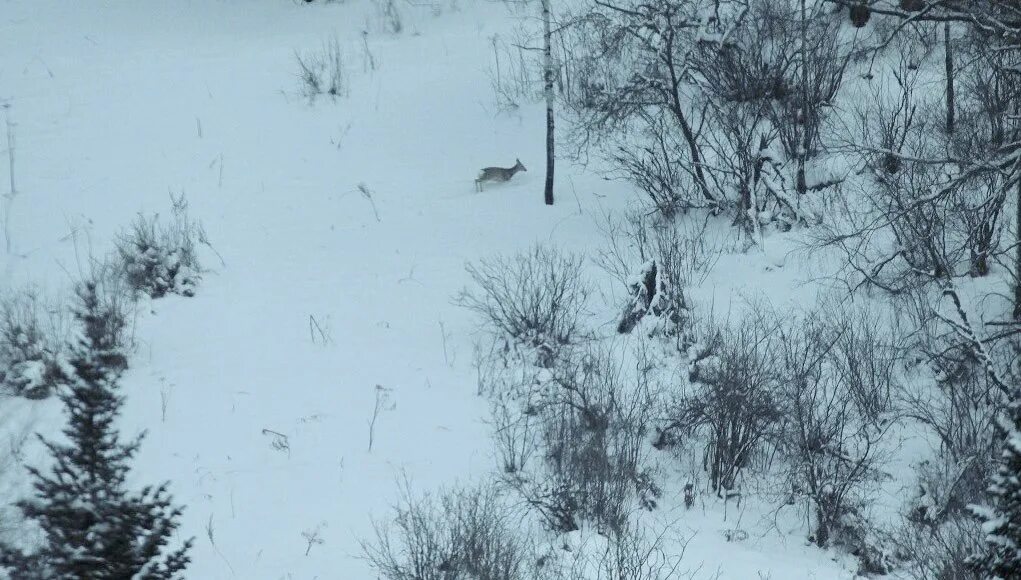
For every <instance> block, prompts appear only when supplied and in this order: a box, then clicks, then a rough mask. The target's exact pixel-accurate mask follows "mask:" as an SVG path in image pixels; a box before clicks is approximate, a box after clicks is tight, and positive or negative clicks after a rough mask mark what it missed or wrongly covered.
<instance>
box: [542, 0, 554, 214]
mask: <svg viewBox="0 0 1021 580" xmlns="http://www.w3.org/2000/svg"><path fill="white" fill-rule="evenodd" d="M542 26H543V59H544V66H543V68H544V70H543V77H544V78H543V81H544V84H545V86H544V87H543V93H544V95H545V97H546V190H545V200H546V205H553V169H554V164H555V162H554V139H553V52H552V50H551V48H550V44H551V42H550V0H542Z"/></svg>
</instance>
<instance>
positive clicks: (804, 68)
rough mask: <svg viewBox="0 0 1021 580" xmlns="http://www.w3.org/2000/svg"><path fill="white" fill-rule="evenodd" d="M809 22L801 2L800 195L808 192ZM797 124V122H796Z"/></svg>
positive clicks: (798, 182)
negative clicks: (806, 167) (806, 171)
mask: <svg viewBox="0 0 1021 580" xmlns="http://www.w3.org/2000/svg"><path fill="white" fill-rule="evenodd" d="M808 123H809V120H808V22H807V20H806V18H805V0H801V146H800V147H799V148H798V179H797V190H798V194H800V195H804V194H805V192H807V191H808V181H807V179H806V178H805V158H806V157H808V146H809V142H808V140H809V138H810V135H809V131H808ZM795 124H797V123H796V121H795Z"/></svg>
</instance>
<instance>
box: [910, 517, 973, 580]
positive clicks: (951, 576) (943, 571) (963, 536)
mask: <svg viewBox="0 0 1021 580" xmlns="http://www.w3.org/2000/svg"><path fill="white" fill-rule="evenodd" d="M981 539H982V530H981V527H980V525H979V523H978V522H977V521H976V520H975V519H974V518H972V517H962V516H956V517H953V518H950V519H948V520H946V521H944V522H942V523H940V524H938V525H934V526H920V525H917V524H916V523H914V522H908V523H906V524H905V525H904V526H903V527H902V528H901V529H900V530H899V531H898V532H897V534H896V535H894V536H893V538H892V542H891V544H892V546H893V548H894V552H895V556H896V558H897V560H898V572H900V573H902V574H904V575H906V576H907V577H908V578H912V579H914V580H944V579H945V580H988V579H987V578H986V577H985V576H983V575H982V574H979V573H978V572H977V571H976V570H975V569H974V567H973V566H972V565H971V564H970V562H969V559H970V558H971V556H973V555H974V554H975V553H976V551H977V550H978V548H979V547H980V544H981Z"/></svg>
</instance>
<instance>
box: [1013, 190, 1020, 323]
mask: <svg viewBox="0 0 1021 580" xmlns="http://www.w3.org/2000/svg"><path fill="white" fill-rule="evenodd" d="M1016 201H1017V203H1015V204H1014V208H1015V211H1016V214H1017V215H1015V216H1014V220H1015V221H1014V226H1015V227H1016V228H1017V240H1015V242H1016V244H1015V246H1014V320H1021V181H1018V183H1017V200H1016Z"/></svg>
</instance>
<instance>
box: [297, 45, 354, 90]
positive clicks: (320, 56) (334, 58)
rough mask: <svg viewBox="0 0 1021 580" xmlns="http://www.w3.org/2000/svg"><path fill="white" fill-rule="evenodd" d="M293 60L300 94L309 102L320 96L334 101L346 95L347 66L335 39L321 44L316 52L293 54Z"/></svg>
mask: <svg viewBox="0 0 1021 580" xmlns="http://www.w3.org/2000/svg"><path fill="white" fill-rule="evenodd" d="M294 59H295V61H296V62H297V65H298V80H299V82H300V83H301V85H300V90H301V94H302V96H304V97H305V98H307V99H308V100H309V102H312V101H315V100H316V98H317V97H319V96H320V95H329V96H330V97H332V98H334V99H336V98H339V97H346V96H347V95H348V91H349V89H350V87H349V86H348V73H347V64H346V63H345V62H344V53H343V51H341V49H340V42H339V41H338V40H337V39H336V38H331V39H330V40H327V41H325V42H323V44H322V46H321V47H320V48H319V49H318V50H315V51H309V52H304V53H302V52H295V55H294Z"/></svg>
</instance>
